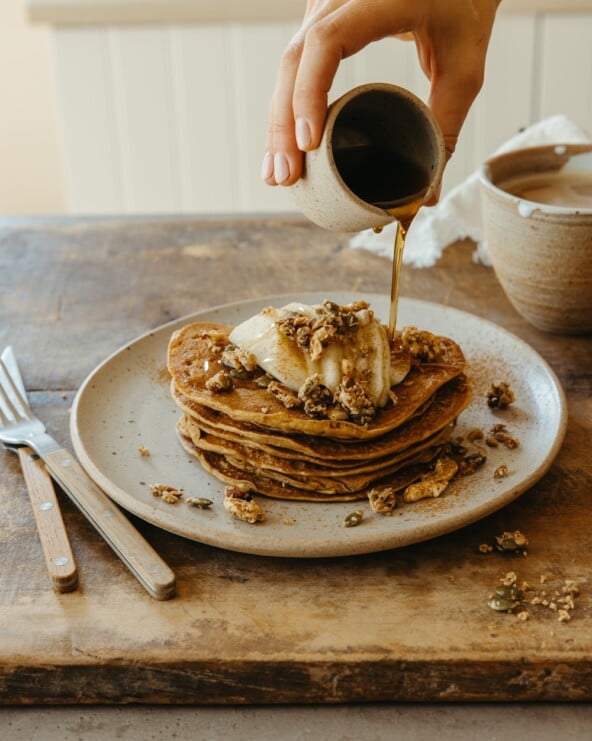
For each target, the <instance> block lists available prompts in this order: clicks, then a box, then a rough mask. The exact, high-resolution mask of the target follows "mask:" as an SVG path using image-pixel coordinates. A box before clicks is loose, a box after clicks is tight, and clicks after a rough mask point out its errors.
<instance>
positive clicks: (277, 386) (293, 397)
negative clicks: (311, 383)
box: [267, 381, 302, 409]
mask: <svg viewBox="0 0 592 741" xmlns="http://www.w3.org/2000/svg"><path fill="white" fill-rule="evenodd" d="M267 390H268V391H269V392H270V393H272V394H273V395H274V396H275V398H276V399H277V400H278V401H280V402H281V403H282V404H283V405H284V406H285V407H286V409H296V408H298V407H301V406H302V400H301V399H299V398H298V394H296V392H295V391H292V389H289V388H288V387H287V386H285V385H284V384H283V383H280V382H279V381H272V382H271V383H270V384H269V385H268V387H267Z"/></svg>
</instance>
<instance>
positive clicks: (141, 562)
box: [43, 448, 175, 600]
mask: <svg viewBox="0 0 592 741" xmlns="http://www.w3.org/2000/svg"><path fill="white" fill-rule="evenodd" d="M43 459H44V461H45V464H46V466H47V468H48V470H49V472H50V473H51V475H52V476H53V478H54V479H55V480H56V481H57V482H58V483H59V484H60V486H61V487H62V488H63V489H64V491H65V492H66V494H68V496H69V497H70V499H71V500H72V501H73V502H74V504H75V505H76V506H77V507H78V508H79V509H80V511H81V512H82V513H83V514H84V515H85V516H86V518H87V520H88V521H89V522H90V523H91V525H93V526H94V527H95V529H96V530H97V531H98V532H99V533H100V534H101V535H102V536H103V538H104V539H105V540H106V541H107V543H109V545H110V546H111V548H112V549H113V550H114V551H115V553H117V555H118V556H119V558H121V560H122V561H123V563H124V564H125V565H126V566H127V567H128V569H129V570H130V571H131V572H132V574H133V575H134V576H135V577H136V578H137V579H138V581H139V582H140V583H141V584H142V586H143V587H144V588H145V589H146V590H147V591H148V592H149V593H150V594H151V595H152V597H154V598H155V599H158V600H165V599H169V598H170V597H172V596H173V594H174V592H175V574H174V573H173V571H171V569H170V568H169V567H168V566H167V564H166V563H165V562H164V561H163V560H162V558H161V557H160V556H159V555H158V553H157V552H156V551H155V550H154V549H153V548H152V546H151V545H150V544H149V543H148V541H146V540H145V539H144V538H143V537H142V535H141V534H140V532H139V531H138V530H136V528H135V527H134V526H133V525H132V523H131V522H130V521H129V520H128V519H127V517H126V516H125V515H124V514H123V512H122V511H121V510H120V509H119V507H117V505H116V504H115V503H114V502H112V501H111V499H109V497H108V496H107V495H106V494H105V492H104V491H102V490H101V489H99V487H98V486H97V485H96V484H95V483H94V481H93V480H92V479H91V478H89V476H88V475H87V474H86V471H85V470H84V469H83V468H82V466H81V465H80V464H79V463H78V461H77V460H76V459H75V458H74V456H72V455H71V454H70V453H69V452H68V451H67V450H64V449H63V448H62V449H60V450H55V451H52V452H49V453H44V454H43Z"/></svg>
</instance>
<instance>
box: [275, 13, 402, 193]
mask: <svg viewBox="0 0 592 741" xmlns="http://www.w3.org/2000/svg"><path fill="white" fill-rule="evenodd" d="M394 5H396V4H393V1H392V0H379V2H375V3H374V4H373V7H372V12H369V9H368V3H367V1H366V0H364V1H362V0H324V2H320V3H309V15H308V17H307V19H305V22H304V24H303V27H302V29H301V30H300V31H299V33H298V34H297V35H296V37H295V38H294V39H293V41H292V42H291V44H290V45H289V46H288V48H287V49H286V51H285V52H284V54H283V55H282V59H281V61H280V66H279V70H278V77H277V82H276V86H275V90H274V93H273V97H272V103H271V109H270V121H269V128H268V134H267V142H266V153H265V156H264V159H263V166H262V170H261V176H262V178H263V180H264V181H265V182H266V183H268V184H269V185H277V184H281V185H292V184H293V183H295V182H296V180H298V178H299V177H300V175H301V174H302V168H303V163H304V155H303V153H304V152H308V151H310V150H312V149H315V148H316V147H318V145H319V143H320V140H321V136H322V132H323V126H324V122H325V116H326V113H327V99H328V94H329V91H330V89H331V85H332V83H333V80H334V78H335V74H336V72H337V69H338V67H339V64H340V62H341V60H342V59H344V58H345V57H348V56H350V55H352V54H354V53H355V52H357V51H359V50H360V49H362V48H363V47H364V46H366V45H367V44H368V43H370V42H371V41H375V40H377V39H379V38H382V37H384V36H385V35H390V34H391V33H397V32H399V31H402V30H405V26H404V24H403V25H401V23H400V21H399V20H398V19H399V14H397V13H394V12H393V7H394ZM403 5H404V3H403Z"/></svg>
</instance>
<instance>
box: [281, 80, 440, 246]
mask: <svg viewBox="0 0 592 741" xmlns="http://www.w3.org/2000/svg"><path fill="white" fill-rule="evenodd" d="M445 163H446V151H445V147H444V139H443V137H442V133H441V131H440V128H439V126H438V124H437V122H436V120H435V119H434V117H433V115H432V113H431V111H430V110H429V108H428V107H427V106H426V105H425V103H423V102H422V101H421V100H420V99H419V98H418V97H416V96H415V95H414V94H413V93H411V92H409V90H405V89H404V88H401V87H398V86H396V85H391V84H388V83H371V84H366V85H360V86H359V87H356V88H354V89H353V90H350V91H349V92H347V93H345V95H343V96H341V97H340V98H338V99H337V100H336V101H335V102H334V103H332V104H331V105H330V106H329V109H328V111H327V117H326V120H325V126H324V130H323V135H322V139H321V143H320V145H319V147H318V148H317V149H315V150H313V151H311V152H307V153H306V155H305V161H304V174H303V176H302V177H301V178H300V180H298V181H297V182H296V183H295V184H294V185H293V186H292V191H293V193H294V197H295V200H296V204H297V206H298V208H299V209H300V210H301V211H302V213H303V214H304V215H305V216H307V217H308V218H309V219H310V220H311V221H313V222H315V223H316V224H318V225H319V226H322V227H324V228H325V229H331V230H333V231H341V232H356V231H362V230H364V229H369V228H381V227H383V226H385V225H386V224H388V223H390V222H392V221H394V219H395V217H394V216H393V214H392V213H390V212H389V209H390V210H392V209H394V208H397V206H399V207H400V206H405V205H406V204H409V203H411V202H413V201H414V200H415V201H417V200H418V199H419V200H420V203H426V202H429V201H430V199H431V198H432V197H433V196H434V194H435V193H437V191H438V188H439V185H440V181H441V179H442V173H443V171H444V165H445Z"/></svg>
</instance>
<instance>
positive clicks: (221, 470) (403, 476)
mask: <svg viewBox="0 0 592 741" xmlns="http://www.w3.org/2000/svg"><path fill="white" fill-rule="evenodd" d="M178 437H179V440H180V442H181V445H183V447H184V448H185V450H186V451H187V452H188V453H190V454H191V455H194V456H195V457H196V458H197V459H198V460H199V461H200V463H201V465H202V466H203V467H204V469H205V470H206V471H209V472H210V473H211V474H212V475H214V476H216V477H217V478H218V479H220V480H221V481H223V482H224V483H226V484H229V485H231V486H237V487H239V488H243V489H245V490H251V491H255V492H258V493H259V494H263V495H265V496H268V497H273V498H274V499H290V500H300V501H309V502H351V501H354V500H357V499H365V498H366V496H367V495H366V490H362V491H356V492H351V491H342V492H339V493H338V492H335V491H333V492H320V491H319V490H315V489H303V488H299V487H296V486H290V485H289V484H287V483H286V482H281V481H279V480H274V479H271V478H268V477H266V476H263V475H261V474H259V473H257V472H255V471H253V472H249V473H248V474H247V473H245V472H244V471H241V470H240V469H238V468H236V467H235V466H233V465H232V463H231V462H230V461H228V460H226V459H225V458H224V456H222V455H218V454H216V453H207V452H205V451H200V450H199V448H197V447H195V445H194V444H193V443H192V442H191V440H190V439H189V438H187V437H184V436H183V435H182V434H181V433H179V432H178ZM436 455H437V451H434V453H433V454H432V459H433V458H434V457H435V456H436ZM425 458H426V462H427V461H428V460H429V458H428V456H427V454H426V456H425ZM425 470H426V465H425V463H423V464H417V465H408V466H405V467H404V468H403V469H402V470H400V471H397V472H396V473H393V474H391V475H390V476H388V477H386V478H385V479H381V480H380V481H377V482H374V483H375V484H378V483H380V484H385V485H388V486H390V487H392V488H393V489H394V490H395V491H399V490H401V489H404V488H405V487H407V486H409V484H412V483H413V482H414V481H417V479H418V478H419V477H420V476H421V474H422V473H424V472H425Z"/></svg>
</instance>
